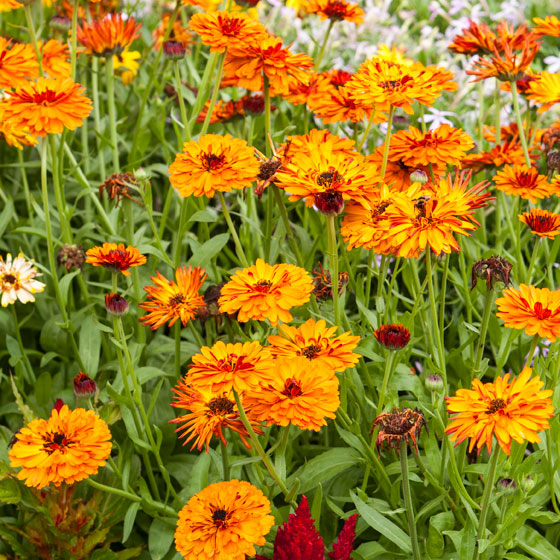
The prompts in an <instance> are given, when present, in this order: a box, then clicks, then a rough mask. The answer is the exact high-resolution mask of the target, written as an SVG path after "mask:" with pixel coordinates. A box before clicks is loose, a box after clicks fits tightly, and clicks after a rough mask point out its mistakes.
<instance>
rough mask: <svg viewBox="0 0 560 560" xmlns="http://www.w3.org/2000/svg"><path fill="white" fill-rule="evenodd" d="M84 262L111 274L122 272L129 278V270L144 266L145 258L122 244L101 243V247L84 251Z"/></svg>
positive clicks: (130, 246) (133, 248)
mask: <svg viewBox="0 0 560 560" xmlns="http://www.w3.org/2000/svg"><path fill="white" fill-rule="evenodd" d="M86 255H87V259H86V262H87V263H89V264H92V265H93V266H102V267H104V268H107V269H108V270H110V271H111V272H122V273H123V274H124V275H125V276H130V272H129V271H128V269H129V268H131V267H133V266H140V265H143V264H146V257H145V256H144V255H142V254H140V251H139V250H138V249H136V247H132V245H129V246H128V247H126V249H125V247H124V244H123V243H120V244H119V245H117V244H116V243H103V246H102V247H92V248H91V249H89V250H88V251H86Z"/></svg>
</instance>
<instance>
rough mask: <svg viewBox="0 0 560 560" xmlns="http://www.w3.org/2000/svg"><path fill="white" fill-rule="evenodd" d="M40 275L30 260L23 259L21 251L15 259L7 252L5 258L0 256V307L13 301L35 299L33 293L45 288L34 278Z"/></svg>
mask: <svg viewBox="0 0 560 560" xmlns="http://www.w3.org/2000/svg"><path fill="white" fill-rule="evenodd" d="M37 276H41V274H40V273H39V272H37V269H36V268H35V267H34V266H33V262H32V261H27V260H25V257H24V256H23V253H20V254H19V255H18V256H17V257H16V258H15V259H12V255H11V254H10V253H8V254H7V255H6V260H5V261H4V259H3V257H2V256H0V293H1V294H2V299H1V304H2V307H7V306H8V305H10V304H12V303H15V302H16V300H19V301H21V303H27V302H28V301H35V296H34V294H37V293H40V292H42V291H43V290H44V289H45V284H43V283H41V282H39V281H38V280H35V278H37Z"/></svg>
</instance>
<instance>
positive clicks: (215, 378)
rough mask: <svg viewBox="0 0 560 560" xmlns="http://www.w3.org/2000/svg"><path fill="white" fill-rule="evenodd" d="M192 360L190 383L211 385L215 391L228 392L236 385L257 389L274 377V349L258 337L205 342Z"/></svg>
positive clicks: (209, 386)
mask: <svg viewBox="0 0 560 560" xmlns="http://www.w3.org/2000/svg"><path fill="white" fill-rule="evenodd" d="M192 362H193V363H192V365H191V366H190V368H189V371H188V374H187V375H188V382H189V384H190V385H191V386H192V387H194V388H196V389H201V388H203V387H208V388H209V389H210V391H212V392H213V393H214V394H217V393H224V392H225V393H228V392H229V391H231V389H232V387H233V388H234V389H235V390H236V391H237V392H238V393H242V392H244V391H247V390H249V389H255V388H256V387H257V386H258V385H259V384H260V383H261V382H263V381H268V380H269V379H270V377H271V375H272V373H271V370H272V368H273V367H274V361H273V359H272V356H271V355H270V351H269V350H268V348H266V347H265V348H263V347H262V346H261V345H260V343H259V342H258V341H256V340H255V341H253V342H244V343H243V344H241V343H240V342H238V343H236V344H229V343H228V344H225V343H224V342H222V341H221V340H218V342H216V344H214V346H211V347H209V346H203V347H202V348H201V349H200V354H195V355H194V356H193V357H192Z"/></svg>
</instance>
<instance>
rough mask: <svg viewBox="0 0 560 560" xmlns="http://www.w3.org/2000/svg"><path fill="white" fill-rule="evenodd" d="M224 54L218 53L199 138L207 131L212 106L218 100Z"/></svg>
mask: <svg viewBox="0 0 560 560" xmlns="http://www.w3.org/2000/svg"><path fill="white" fill-rule="evenodd" d="M226 52H227V51H224V52H223V53H220V56H219V57H218V71H217V75H216V81H215V82H214V89H213V90H212V97H211V98H210V106H209V107H208V112H207V113H206V117H205V119H204V123H203V124H202V129H201V131H200V136H204V135H205V134H206V132H207V131H208V127H209V126H210V119H211V118H212V111H213V110H214V105H216V101H217V100H218V93H219V92H220V83H221V81H222V74H223V71H224V61H225V59H226Z"/></svg>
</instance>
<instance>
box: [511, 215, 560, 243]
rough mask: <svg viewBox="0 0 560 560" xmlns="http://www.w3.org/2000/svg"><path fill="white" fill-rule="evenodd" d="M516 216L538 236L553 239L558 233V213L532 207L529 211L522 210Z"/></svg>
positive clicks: (559, 221)
mask: <svg viewBox="0 0 560 560" xmlns="http://www.w3.org/2000/svg"><path fill="white" fill-rule="evenodd" d="M518 218H519V219H520V220H521V221H522V222H523V223H524V224H526V225H528V226H529V227H530V228H531V233H534V234H535V235H538V236H539V237H548V239H554V238H555V237H556V236H557V235H560V214H555V213H554V212H550V211H549V210H540V209H539V208H532V209H531V211H530V212H524V213H523V214H520V215H519V216H518Z"/></svg>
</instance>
